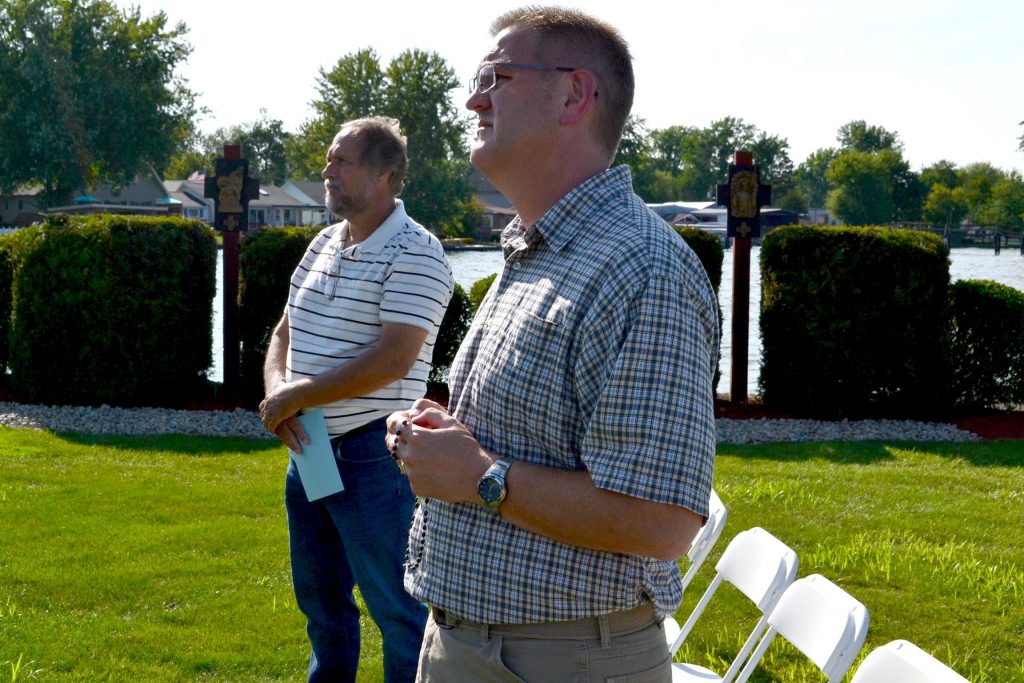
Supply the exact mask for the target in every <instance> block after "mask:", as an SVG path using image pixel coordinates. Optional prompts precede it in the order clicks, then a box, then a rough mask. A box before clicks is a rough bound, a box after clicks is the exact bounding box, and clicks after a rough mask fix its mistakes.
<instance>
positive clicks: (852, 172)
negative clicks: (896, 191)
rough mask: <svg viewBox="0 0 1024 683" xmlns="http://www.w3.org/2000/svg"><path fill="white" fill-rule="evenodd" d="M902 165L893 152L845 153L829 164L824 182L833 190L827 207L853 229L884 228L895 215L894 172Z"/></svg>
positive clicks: (852, 150) (855, 151)
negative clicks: (854, 226)
mask: <svg viewBox="0 0 1024 683" xmlns="http://www.w3.org/2000/svg"><path fill="white" fill-rule="evenodd" d="M901 162H902V158H901V157H900V156H899V155H898V153H896V152H895V151H893V150H891V149H888V150H883V151H881V152H864V151H860V150H856V149H847V150H844V151H842V152H840V153H839V155H838V156H836V158H835V159H833V160H832V163H831V164H829V167H828V171H827V172H826V178H827V180H828V182H829V185H831V187H832V190H831V191H830V192H829V194H828V199H827V201H826V206H827V207H828V210H829V211H830V212H831V213H832V214H833V215H834V216H836V217H837V218H839V219H840V220H842V221H844V222H846V223H849V224H852V225H884V224H886V223H889V222H891V221H892V220H893V218H894V217H895V215H896V203H895V200H894V197H893V183H892V178H893V171H894V168H895V167H896V166H897V165H898V164H899V163H901Z"/></svg>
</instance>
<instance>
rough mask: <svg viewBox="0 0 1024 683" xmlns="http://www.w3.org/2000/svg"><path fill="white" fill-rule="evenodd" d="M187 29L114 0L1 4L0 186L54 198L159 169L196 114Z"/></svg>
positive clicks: (51, 200) (44, 199) (124, 181)
mask: <svg viewBox="0 0 1024 683" xmlns="http://www.w3.org/2000/svg"><path fill="white" fill-rule="evenodd" d="M186 32H187V29H186V28H185V25H184V24H180V23H179V24H177V25H176V26H174V27H168V26H167V16H166V15H165V14H164V13H163V12H158V13H157V14H155V15H153V16H151V17H146V18H144V17H143V16H142V15H141V13H140V10H139V8H138V7H134V8H129V9H126V10H123V11H122V10H119V9H118V8H117V7H116V6H115V5H114V4H113V3H112V2H109V1H108V0H4V1H3V2H0V149H2V150H3V154H2V155H0V189H3V190H7V191H10V190H12V189H14V188H16V187H19V186H22V185H27V184H38V185H41V186H42V187H43V192H42V194H41V196H40V200H41V202H42V203H43V204H44V205H53V204H54V203H62V202H65V201H68V200H69V199H70V195H71V193H72V192H73V191H74V190H78V189H89V188H91V187H93V186H95V185H96V184H97V183H100V182H110V183H113V184H115V185H121V184H127V183H129V182H130V181H131V180H132V179H133V178H134V177H135V175H136V173H138V172H140V171H142V170H144V169H145V168H146V166H147V165H148V164H151V165H153V166H155V167H158V168H160V167H163V166H164V165H165V164H166V163H167V160H168V159H169V158H170V157H171V155H172V154H173V152H174V150H175V148H176V147H177V146H178V145H179V144H180V143H181V142H182V141H183V140H184V139H185V137H186V136H187V135H188V132H189V130H190V126H191V123H190V121H191V118H192V116H193V114H194V113H195V95H194V93H192V92H191V91H190V90H189V89H188V88H187V87H186V86H185V84H184V82H183V81H182V80H181V79H180V78H178V77H177V76H175V70H176V67H177V66H178V64H179V63H181V62H182V61H184V60H185V59H186V58H187V57H188V55H189V53H190V52H191V49H192V48H191V46H190V45H189V44H188V43H187V42H186V40H185V34H186Z"/></svg>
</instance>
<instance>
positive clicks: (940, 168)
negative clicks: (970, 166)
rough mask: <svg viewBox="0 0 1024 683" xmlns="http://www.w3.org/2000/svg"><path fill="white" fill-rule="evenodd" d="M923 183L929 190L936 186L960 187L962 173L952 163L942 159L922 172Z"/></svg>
mask: <svg viewBox="0 0 1024 683" xmlns="http://www.w3.org/2000/svg"><path fill="white" fill-rule="evenodd" d="M921 182H923V183H924V184H925V185H927V186H928V187H929V188H930V187H934V186H935V185H944V186H946V187H948V188H954V187H960V182H961V179H960V171H959V170H958V169H957V167H956V164H954V163H953V162H952V161H947V160H945V159H942V160H940V161H936V162H935V163H934V164H932V165H931V166H928V167H926V168H924V169H922V170H921Z"/></svg>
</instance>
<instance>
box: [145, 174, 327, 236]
mask: <svg viewBox="0 0 1024 683" xmlns="http://www.w3.org/2000/svg"><path fill="white" fill-rule="evenodd" d="M312 184H314V185H316V184H318V183H312ZM164 185H166V186H167V189H168V190H169V194H170V196H171V197H173V198H174V199H177V200H178V201H180V202H181V203H182V215H184V216H185V217H187V218H198V219H200V220H203V221H206V222H208V223H211V222H213V212H214V204H213V199H209V198H207V197H206V196H205V191H206V190H205V188H206V178H205V177H204V176H203V174H202V173H193V174H192V176H190V177H189V178H188V179H187V180H166V181H164ZM289 185H291V186H292V187H291V188H289ZM297 186H298V184H297V183H296V181H288V182H287V183H285V186H284V187H276V186H274V185H260V196H259V198H257V199H250V200H249V227H250V228H253V229H255V228H262V227H266V226H275V227H280V226H283V225H323V224H324V223H325V222H326V219H325V218H324V216H325V215H326V213H327V208H326V207H325V206H324V205H323V197H321V198H320V201H319V202H317V201H316V200H315V199H311V198H310V197H308V196H306V195H305V194H304V193H302V192H301V190H299V191H297V190H296V187H297ZM320 187H321V194H322V189H323V185H320ZM289 190H290V191H289Z"/></svg>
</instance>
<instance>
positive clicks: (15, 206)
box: [0, 186, 43, 228]
mask: <svg viewBox="0 0 1024 683" xmlns="http://www.w3.org/2000/svg"><path fill="white" fill-rule="evenodd" d="M42 190H43V188H41V187H27V186H26V187H19V188H18V189H16V190H15V191H14V192H12V193H11V194H8V195H0V227H11V228H23V227H25V226H26V225H32V224H33V223H35V222H36V221H38V220H41V219H42V214H40V213H39V205H38V204H37V203H36V196H37V195H38V194H39V193H40V192H42Z"/></svg>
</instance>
